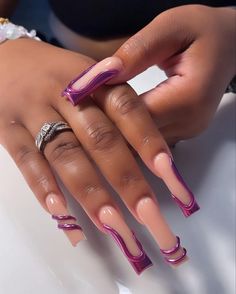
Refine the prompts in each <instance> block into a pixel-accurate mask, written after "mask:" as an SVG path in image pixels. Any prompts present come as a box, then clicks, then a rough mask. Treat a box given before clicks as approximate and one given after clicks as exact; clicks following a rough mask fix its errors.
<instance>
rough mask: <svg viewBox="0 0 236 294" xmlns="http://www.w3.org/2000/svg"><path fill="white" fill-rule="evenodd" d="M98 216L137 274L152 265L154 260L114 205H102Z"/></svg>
mask: <svg viewBox="0 0 236 294" xmlns="http://www.w3.org/2000/svg"><path fill="white" fill-rule="evenodd" d="M98 218H99V220H100V222H101V223H102V224H103V228H104V230H105V231H106V232H107V233H109V234H110V235H111V236H112V237H113V239H114V240H115V242H116V243H117V244H118V246H119V247H120V249H121V250H122V252H123V253H124V255H125V256H126V257H127V259H128V261H129V262H130V264H131V265H132V267H133V268H134V270H135V271H136V273H137V274H140V273H141V272H143V271H144V270H145V269H147V268H148V267H150V266H152V262H151V260H150V258H149V257H148V256H147V254H146V253H145V251H144V249H143V247H142V245H141V243H140V242H139V241H138V239H137V238H136V237H135V234H134V233H133V232H132V231H131V230H130V229H129V227H128V226H127V224H126V223H125V221H124V220H123V218H122V217H121V215H120V214H119V212H118V211H117V210H116V209H115V208H114V207H112V206H104V207H102V208H101V209H100V211H99V214H98Z"/></svg>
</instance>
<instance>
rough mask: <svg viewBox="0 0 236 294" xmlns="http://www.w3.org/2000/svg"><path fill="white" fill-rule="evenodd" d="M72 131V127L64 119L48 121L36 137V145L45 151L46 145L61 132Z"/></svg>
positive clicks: (41, 150)
mask: <svg viewBox="0 0 236 294" xmlns="http://www.w3.org/2000/svg"><path fill="white" fill-rule="evenodd" d="M65 131H72V128H71V127H70V126H69V125H68V124H67V123H66V122H63V121H58V122H46V123H44V124H43V126H42V127H41V129H40V131H39V132H38V134H37V136H36V138H35V145H36V147H37V148H38V150H39V151H40V152H42V153H43V151H44V149H45V147H46V145H47V144H48V143H49V142H51V141H52V140H53V139H54V138H55V137H56V136H57V135H58V134H59V133H61V132H65Z"/></svg>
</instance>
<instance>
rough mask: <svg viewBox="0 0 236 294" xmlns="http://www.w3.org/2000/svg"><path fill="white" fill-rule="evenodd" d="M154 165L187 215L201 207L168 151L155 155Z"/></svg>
mask: <svg viewBox="0 0 236 294" xmlns="http://www.w3.org/2000/svg"><path fill="white" fill-rule="evenodd" d="M154 167H155V170H156V172H157V173H158V175H159V176H160V177H161V178H162V180H163V181H164V182H165V184H166V185H167V187H168V188H169V190H170V192H171V195H172V198H173V199H174V200H175V202H176V203H177V205H178V206H179V207H180V209H181V210H182V212H183V214H184V215H185V216H186V217H188V216H190V215H191V214H193V213H194V212H196V211H198V210H199V209H200V207H199V205H198V204H197V202H196V200H195V198H194V195H193V193H192V192H191V190H190V189H189V188H188V186H187V185H186V183H185V182H184V180H183V178H182V177H181V175H180V173H179V172H178V170H177V168H176V166H175V164H174V162H173V160H172V158H171V157H170V156H169V155H168V154H167V153H164V152H163V153H160V154H158V155H157V156H156V157H155V159H154Z"/></svg>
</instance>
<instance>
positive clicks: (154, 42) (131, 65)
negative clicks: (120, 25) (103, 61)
mask: <svg viewBox="0 0 236 294" xmlns="http://www.w3.org/2000/svg"><path fill="white" fill-rule="evenodd" d="M235 40H236V10H235V9H231V8H210V7H206V6H201V5H186V6H182V7H178V8H174V9H171V10H168V11H166V12H164V13H162V14H160V15H159V16H157V17H156V18H155V19H154V20H153V21H152V22H151V23H150V24H148V25H147V26H146V27H145V28H143V29H142V30H141V31H140V32H138V33H137V34H136V35H134V36H133V37H131V38H130V39H129V40H128V41H127V42H125V43H124V44H123V45H122V46H121V47H120V48H119V49H118V50H117V52H116V53H115V55H116V56H118V57H120V58H121V59H122V61H123V63H124V67H125V69H124V71H123V72H122V73H121V74H120V76H119V77H117V78H115V79H114V80H112V84H116V83H120V82H122V81H127V80H129V79H130V78H132V77H134V76H136V75H137V74H139V73H140V72H142V71H144V70H145V69H146V68H148V67H150V66H151V65H155V64H157V65H158V66H159V67H160V68H162V69H163V70H164V71H165V73H166V75H167V76H168V79H167V80H166V81H165V82H163V83H161V84H160V85H158V86H157V87H156V88H155V89H153V90H150V91H148V92H147V93H144V94H143V95H141V96H140V98H141V99H142V100H143V101H144V103H145V104H146V106H147V108H148V110H149V111H150V113H151V114H152V116H153V118H154V119H155V121H156V123H157V125H158V126H159V129H160V131H161V133H162V135H163V136H164V138H165V139H166V140H167V142H168V143H169V144H173V143H176V142H178V141H179V140H181V139H186V138H191V137H193V136H196V135H197V134H199V133H201V132H202V131H203V130H204V129H205V128H206V127H207V126H208V124H209V122H210V121H211V119H212V116H213V115H214V113H215V111H216V108H217V106H218V104H219V102H220V100H221V98H222V96H223V94H224V92H225V89H226V87H227V86H228V84H229V82H230V81H231V79H232V78H233V77H234V75H235V74H236V42H235Z"/></svg>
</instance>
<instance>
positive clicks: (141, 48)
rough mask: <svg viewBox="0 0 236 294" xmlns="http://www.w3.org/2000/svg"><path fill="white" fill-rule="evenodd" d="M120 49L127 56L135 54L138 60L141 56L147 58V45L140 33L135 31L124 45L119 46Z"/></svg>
mask: <svg viewBox="0 0 236 294" xmlns="http://www.w3.org/2000/svg"><path fill="white" fill-rule="evenodd" d="M121 50H122V52H123V53H124V54H125V55H126V56H127V57H129V56H132V58H133V57H134V55H135V56H136V57H137V58H139V59H140V60H142V58H147V57H148V55H149V45H148V43H147V41H146V40H145V39H144V38H143V37H142V35H141V34H140V33H136V34H135V35H134V36H132V37H131V38H129V39H128V40H127V41H126V42H125V43H124V45H122V46H121Z"/></svg>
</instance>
